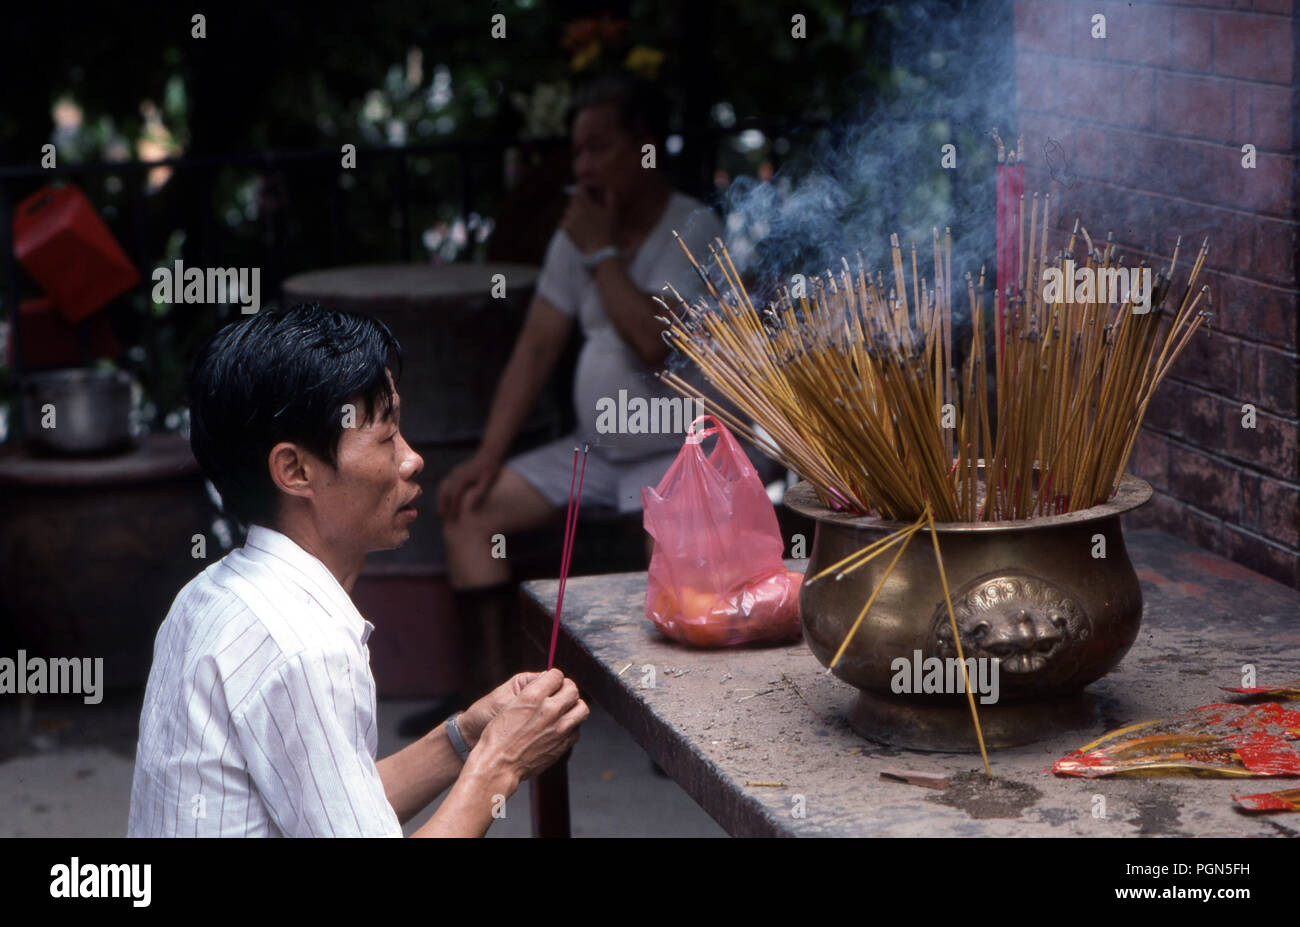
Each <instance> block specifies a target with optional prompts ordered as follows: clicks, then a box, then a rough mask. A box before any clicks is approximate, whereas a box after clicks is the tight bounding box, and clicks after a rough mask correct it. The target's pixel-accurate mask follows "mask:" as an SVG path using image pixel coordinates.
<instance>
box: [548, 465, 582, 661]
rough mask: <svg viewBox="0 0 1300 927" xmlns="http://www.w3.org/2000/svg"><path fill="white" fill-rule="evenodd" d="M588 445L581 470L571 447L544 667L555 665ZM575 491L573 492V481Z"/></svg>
mask: <svg viewBox="0 0 1300 927" xmlns="http://www.w3.org/2000/svg"><path fill="white" fill-rule="evenodd" d="M588 450H589V447H588V445H585V444H584V445H583V446H582V471H581V473H579V471H578V448H577V447H574V449H573V476H572V477H570V479H569V507H568V509H567V510H566V511H565V513H564V547H563V549H562V551H561V554H560V585H559V589H558V591H557V592H556V596H555V623H554V624H553V625H552V626H551V649H550V653H549V655H548V656H547V658H546V668H547V669H551V668H552V667H554V666H555V643H556V641H557V640H558V639H559V637H560V612H561V610H562V609H563V608H564V585H565V583H566V582H567V581H568V578H569V563H570V560H571V559H572V557H573V538H574V536H575V535H576V534H577V529H578V507H579V506H580V505H581V504H582V481H583V479H584V478H585V477H586V475H587V451H588ZM575 482H576V483H577V492H576V493H575V492H574V483H575Z"/></svg>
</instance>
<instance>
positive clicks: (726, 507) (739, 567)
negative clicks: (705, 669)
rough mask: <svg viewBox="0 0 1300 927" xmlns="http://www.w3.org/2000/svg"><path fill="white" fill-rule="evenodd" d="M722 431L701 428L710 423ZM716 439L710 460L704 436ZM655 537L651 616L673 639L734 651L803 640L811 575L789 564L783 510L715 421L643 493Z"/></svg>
mask: <svg viewBox="0 0 1300 927" xmlns="http://www.w3.org/2000/svg"><path fill="white" fill-rule="evenodd" d="M706 421H709V422H712V423H713V427H710V428H700V427H699V426H700V425H702V424H703V423H704V422H706ZM715 434H716V435H717V439H718V440H717V445H716V446H715V447H714V449H713V453H712V454H710V455H707V456H706V455H705V453H704V448H703V447H702V446H701V445H702V442H703V441H704V439H705V438H707V437H709V436H710V435H715ZM641 504H642V507H643V509H644V512H645V529H646V531H648V532H649V533H650V536H651V537H653V538H654V542H655V543H654V553H653V555H652V556H651V558H650V575H649V581H648V583H647V584H646V594H645V612H646V617H647V618H649V619H650V620H651V621H653V622H654V624H655V627H657V628H658V629H659V630H660V631H661V632H663V633H664V634H665V635H666V636H667V637H670V638H672V639H673V640H678V641H684V642H686V643H688V644H695V645H696V646H700V647H726V646H730V645H734V644H747V643H754V642H759V641H785V640H792V639H794V638H797V637H798V636H799V634H800V625H799V587H800V585H801V583H802V582H803V574H801V573H796V572H793V571H789V570H787V569H786V568H785V564H784V563H783V562H782V559H781V552H782V550H783V548H784V545H783V544H782V542H781V532H780V529H779V528H778V526H777V522H776V511H775V510H774V509H773V508H772V501H771V500H770V499H769V498H768V497H767V491H766V490H765V489H764V488H763V483H762V481H761V480H759V478H758V473H757V472H756V471H755V470H754V467H753V465H752V464H751V463H750V462H749V458H748V457H746V456H745V452H744V451H743V450H741V448H740V445H739V444H737V443H736V439H735V438H733V437H732V435H731V432H729V431H728V430H727V429H726V427H725V426H723V425H722V424H721V423H720V422H718V421H717V419H715V418H713V417H712V416H709V415H701V416H700V417H699V418H697V419H696V420H695V421H693V422H691V427H690V430H689V433H688V434H687V436H686V442H685V444H683V445H682V450H681V453H679V454H678V455H677V459H676V460H675V461H673V464H672V466H671V467H669V468H668V472H667V473H665V474H664V478H663V479H662V480H660V481H659V485H658V486H657V487H655V488H654V489H651V488H650V487H648V486H647V487H645V488H643V489H642V490H641Z"/></svg>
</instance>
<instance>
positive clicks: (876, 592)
mask: <svg viewBox="0 0 1300 927" xmlns="http://www.w3.org/2000/svg"><path fill="white" fill-rule="evenodd" d="M915 533H916V530H913V531H911V532H909V533H908V535H907V537H906V538H904V539H903V544H902V546H901V547H899V548H898V553H896V554H894V559H893V560H891V561H889V566H887V567H885V573H884V575H883V576H881V577H880V582H878V583H876V588H875V589H873V590H872V591H871V597H870V598H869V599H867V604H866V605H864V606H862V611H860V612H859V613H858V620H857V621H855V622H853V627H851V628H849V633H848V634H846V635H844V643H842V644H840V649H839V650H837V651H835V656H834V657H833V658H832V659H831V662H830V665H829V666H827V667H826V672H828V673H829V672H830V671H831V670H833V669H835V664H836V663H839V662H840V657H842V656H844V651H845V650H847V649H848V646H849V641H851V640H853V635H854V634H857V633H858V626H859V625H861V624H862V621H863V619H864V618H866V617H867V612H869V611H871V605H872V603H873V602H875V601H876V596H878V595H880V590H881V589H884V588H885V581H886V580H888V579H889V574H890V573H892V572H894V565H895V564H897V563H898V558H899V557H901V556H903V551H905V550H907V545H908V544H910V543H912V535H913V534H915Z"/></svg>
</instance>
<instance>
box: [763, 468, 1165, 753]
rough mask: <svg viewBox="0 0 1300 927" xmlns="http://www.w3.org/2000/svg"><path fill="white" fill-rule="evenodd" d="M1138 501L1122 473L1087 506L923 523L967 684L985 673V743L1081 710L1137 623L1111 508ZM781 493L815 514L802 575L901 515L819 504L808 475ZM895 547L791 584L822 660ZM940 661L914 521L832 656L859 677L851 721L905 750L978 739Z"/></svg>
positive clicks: (1053, 727) (935, 594) (930, 570)
mask: <svg viewBox="0 0 1300 927" xmlns="http://www.w3.org/2000/svg"><path fill="white" fill-rule="evenodd" d="M1150 498H1151V487H1150V485H1149V484H1147V483H1146V482H1144V481H1142V480H1140V479H1137V478H1136V477H1134V476H1131V475H1126V476H1125V477H1124V479H1123V480H1122V481H1121V484H1120V488H1119V491H1118V492H1117V493H1116V494H1115V496H1114V498H1112V499H1111V500H1110V501H1108V502H1106V503H1103V504H1102V505H1097V506H1094V507H1092V508H1090V509H1084V510H1082V511H1078V512H1071V513H1069V514H1066V515H1052V516H1045V517H1040V518H1031V519H1026V520H1022V521H1005V522H979V523H970V522H952V523H943V524H937V525H936V526H935V528H936V531H937V532H938V535H939V548H940V551H941V552H942V555H943V565H944V571H945V573H946V576H947V580H948V587H949V589H950V591H951V595H952V604H953V610H954V614H955V616H956V620H957V627H958V630H959V633H960V635H961V644H962V653H963V655H964V657H965V658H966V661H967V662H966V669H967V671H968V672H969V673H970V677H971V679H972V688H973V689H974V688H976V685H977V684H979V683H981V682H983V683H985V684H986V685H985V691H984V694H983V698H980V697H979V696H980V693H979V692H977V693H976V695H977V699H976V704H977V707H978V709H979V715H980V722H981V727H982V730H983V734H984V740H985V743H986V745H987V746H989V747H1007V746H1013V745H1017V744H1024V743H1031V742H1033V741H1035V740H1039V739H1042V738H1043V737H1046V736H1048V735H1050V734H1052V733H1056V732H1059V731H1060V730H1061V729H1063V728H1079V727H1087V726H1090V725H1091V724H1092V723H1093V721H1094V720H1095V719H1094V717H1093V714H1092V710H1091V706H1090V705H1089V703H1088V700H1087V699H1085V698H1083V697H1082V695H1081V690H1082V689H1083V687H1084V686H1086V685H1087V684H1088V683H1090V682H1092V681H1093V680H1095V679H1098V678H1100V677H1101V676H1103V675H1105V674H1106V673H1107V672H1109V671H1110V670H1112V669H1113V668H1114V667H1115V666H1116V665H1118V663H1119V661H1120V660H1121V659H1122V658H1123V657H1124V654H1126V653H1127V652H1128V650H1129V648H1130V647H1131V646H1132V644H1133V641H1134V640H1136V638H1137V633H1138V626H1139V624H1140V623H1141V620H1142V590H1141V588H1140V586H1139V585H1138V579H1137V574H1136V572H1135V571H1134V569H1133V564H1132V562H1131V561H1130V560H1129V557H1128V552H1127V550H1126V549H1125V547H1124V535H1123V532H1122V529H1121V526H1120V514H1121V513H1123V512H1126V511H1129V510H1130V509H1133V508H1136V507H1137V506H1139V505H1141V504H1143V503H1144V502H1146V501H1147V500H1148V499H1150ZM785 503H786V505H788V506H790V508H792V509H793V510H794V511H796V512H799V513H801V514H803V515H806V516H807V517H809V518H812V519H813V520H815V522H816V524H817V527H816V533H815V536H814V541H813V547H812V556H811V558H810V559H809V562H808V573H807V575H808V577H810V578H811V577H812V576H814V575H815V574H816V573H818V572H819V571H821V570H823V569H825V568H826V567H828V566H830V565H831V564H834V563H836V562H838V561H839V560H841V559H843V558H844V557H846V556H848V555H849V554H851V553H853V552H854V551H857V550H860V549H861V548H862V547H864V546H866V545H867V544H869V543H871V542H872V541H875V540H878V539H880V538H881V537H884V536H885V535H887V534H890V533H892V532H894V531H896V530H898V529H899V528H902V527H906V525H904V524H902V523H899V522H887V521H882V520H880V519H876V518H859V517H853V516H851V515H844V514H837V513H835V512H832V511H830V510H829V509H827V508H825V507H824V506H822V505H821V504H820V502H819V501H818V499H817V496H816V494H815V492H814V491H813V488H812V486H811V485H810V484H808V483H800V484H799V485H798V486H796V487H794V488H793V489H791V490H790V491H789V492H787V493H786V496H785ZM895 552H896V551H890V552H889V553H888V554H887V555H884V556H880V557H876V558H875V559H873V560H871V561H870V562H869V563H867V564H866V565H865V566H863V567H861V568H860V569H858V570H856V571H855V572H853V573H850V574H848V575H847V576H845V577H844V578H843V579H842V580H838V581H837V580H836V579H835V578H834V575H830V576H827V577H825V578H823V579H821V580H818V581H816V582H805V583H804V585H803V589H802V591H801V593H800V596H799V606H800V610H801V614H802V620H803V630H804V638H805V639H806V640H807V642H808V646H809V647H810V648H811V649H812V651H813V653H814V654H815V655H816V656H817V659H818V660H820V661H821V662H822V664H823V665H829V664H830V661H831V659H832V658H833V657H834V655H835V652H836V651H837V650H838V649H839V647H840V645H841V644H842V643H843V641H844V638H845V636H846V635H847V634H848V632H849V629H850V628H851V627H852V625H853V622H854V621H855V620H856V619H857V617H858V614H859V613H860V612H861V610H862V606H863V605H864V604H865V603H866V601H867V599H868V598H869V597H870V596H871V593H872V590H873V589H875V587H876V585H877V583H878V582H879V581H880V578H881V577H882V576H883V575H884V573H885V570H886V569H887V567H888V565H889V561H890V560H892V559H893V555H894V553H895ZM972 659H974V660H975V661H976V663H974V664H972V663H971V662H970V661H971V660H972ZM950 661H951V662H950ZM981 661H982V664H981ZM956 663H957V652H956V648H955V647H954V646H953V640H952V625H951V621H950V618H949V616H948V610H947V606H946V604H945V602H944V595H943V587H942V584H941V582H940V577H939V571H938V567H937V564H936V562H935V556H934V546H933V542H932V541H931V538H930V536H929V533H928V532H924V531H923V532H921V533H919V534H917V535H915V536H914V537H913V539H912V542H911V543H910V544H909V545H908V547H907V550H906V551H905V552H904V553H903V555H902V557H901V558H900V559H899V561H898V564H897V566H896V567H895V568H894V571H893V573H892V574H891V575H890V577H889V579H888V581H886V582H885V584H884V587H883V588H882V589H881V591H880V593H879V595H878V596H877V598H876V600H875V602H874V604H873V605H872V607H871V610H870V612H868V614H867V617H866V619H865V620H864V621H863V623H862V625H861V626H860V627H859V628H858V631H857V633H856V634H855V635H854V637H853V640H852V641H851V642H850V644H849V646H848V649H847V650H846V651H845V653H844V656H843V657H842V658H841V660H840V662H839V663H838V664H837V665H836V667H835V669H834V673H835V675H836V676H838V677H839V678H840V679H842V680H844V681H845V682H848V683H850V684H851V685H853V686H855V687H857V688H858V689H859V690H860V694H859V696H858V701H857V704H856V706H855V707H854V709H853V713H852V716H851V723H852V725H853V727H854V729H855V730H856V731H858V733H860V734H862V735H864V736H866V737H869V738H871V739H873V740H880V741H884V742H886V743H891V744H896V745H898V746H904V747H908V748H911V749H917V750H937V751H971V750H976V749H978V742H977V740H976V737H975V731H974V726H973V724H972V720H971V715H970V707H969V701H968V699H967V696H966V695H965V688H964V686H962V685H961V682H960V681H961V678H962V677H961V671H960V669H958V668H957V667H956ZM995 663H996V666H994V664H995ZM936 671H937V672H938V674H939V675H934V674H935V672H936ZM981 673H982V674H983V676H981ZM954 681H956V683H957V684H956V686H955V687H954V686H953V684H952V683H953V682H954ZM989 682H993V683H995V684H994V685H992V686H989V685H987V683H989ZM932 684H933V685H932Z"/></svg>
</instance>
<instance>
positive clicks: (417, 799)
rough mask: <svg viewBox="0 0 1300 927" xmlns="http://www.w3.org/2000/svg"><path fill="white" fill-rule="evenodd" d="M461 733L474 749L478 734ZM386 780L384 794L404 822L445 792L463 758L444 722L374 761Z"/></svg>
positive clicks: (398, 817) (458, 769)
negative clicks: (457, 752)
mask: <svg viewBox="0 0 1300 927" xmlns="http://www.w3.org/2000/svg"><path fill="white" fill-rule="evenodd" d="M461 733H462V734H463V735H464V736H465V740H466V743H467V744H468V745H469V746H470V747H471V748H473V746H474V743H475V741H476V740H477V737H476V736H475V735H474V734H472V733H471V732H470V731H468V730H466V729H465V727H464V725H462V727H461ZM375 765H376V767H377V768H378V770H379V778H380V779H382V780H383V783H384V794H385V795H386V796H387V797H388V803H389V804H390V805H392V806H393V811H394V812H396V814H397V819H398V820H399V821H401V822H402V823H403V824H405V823H406V822H407V821H409V820H410V819H411V818H413V817H415V815H417V814H419V813H420V810H421V809H422V808H424V806H425V805H427V804H429V802H431V801H433V800H434V799H435V798H437V797H438V796H439V795H441V794H442V793H443V790H444V789H446V788H447V786H449V785H451V784H452V783H453V782H455V781H456V777H457V776H459V775H460V770H461V766H462V765H463V764H462V763H461V759H460V757H459V756H458V755H457V754H456V751H455V749H453V747H452V745H451V741H450V740H449V739H448V737H447V724H446V722H443V723H442V724H439V725H438V726H437V727H435V728H434V729H433V730H431V731H430V732H429V733H427V734H425V735H424V736H423V737H421V738H420V739H419V740H417V741H416V742H415V743H413V744H409V745H408V746H406V747H404V748H402V749H401V750H399V751H397V752H396V753H391V754H389V755H388V756H386V757H384V758H383V759H381V760H380V761H379V762H378V763H377V764H375Z"/></svg>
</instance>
